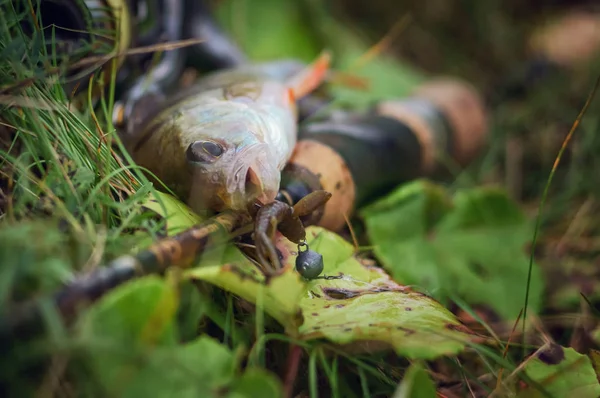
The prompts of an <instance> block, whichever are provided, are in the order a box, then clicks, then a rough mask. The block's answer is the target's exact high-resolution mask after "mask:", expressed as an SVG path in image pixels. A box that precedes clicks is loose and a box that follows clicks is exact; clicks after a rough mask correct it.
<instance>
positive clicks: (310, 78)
mask: <svg viewBox="0 0 600 398" xmlns="http://www.w3.org/2000/svg"><path fill="white" fill-rule="evenodd" d="M274 65H275V64H274V63H273V62H270V63H266V64H264V65H261V64H257V65H245V66H242V67H240V68H235V69H230V70H224V71H218V72H215V73H212V74H209V75H206V76H205V77H203V78H202V79H201V80H200V81H199V82H198V83H197V84H196V85H194V86H192V87H190V88H188V89H186V90H182V91H181V92H180V93H178V94H176V95H174V96H173V97H172V98H171V99H170V100H168V101H167V102H166V103H165V104H164V105H163V108H162V111H160V112H158V113H157V114H156V115H149V116H148V120H149V122H147V123H146V124H145V127H143V128H141V129H140V131H139V132H138V133H136V135H135V136H134V137H128V139H127V142H126V143H125V144H126V147H127V149H128V151H129V153H130V154H131V156H132V158H133V160H134V161H135V162H136V163H137V164H138V165H140V166H142V167H144V168H146V169H147V170H149V171H150V172H151V173H152V174H153V175H154V176H156V177H157V179H158V180H159V181H160V182H162V183H164V184H165V185H166V186H167V187H168V188H170V189H171V190H173V191H174V192H175V193H176V194H177V195H178V196H179V197H180V198H182V199H183V200H185V201H186V202H187V204H188V205H189V206H190V207H191V208H192V209H193V210H195V211H197V212H199V213H203V212H205V211H207V210H209V211H223V210H225V209H231V210H237V211H243V210H246V209H247V208H248V205H250V204H252V203H253V202H255V201H257V200H258V201H260V202H262V203H269V202H272V201H273V200H274V199H275V196H276V195H277V192H278V190H279V184H280V181H281V175H280V173H281V170H282V169H283V167H284V166H285V164H286V163H287V161H288V160H289V158H290V157H291V154H292V152H293V150H294V146H295V144H296V141H297V133H298V126H297V122H298V112H297V104H296V101H297V100H299V99H300V98H302V97H304V96H305V95H307V94H309V93H310V92H311V91H312V90H314V89H316V88H317V87H318V86H319V85H320V84H321V82H322V81H323V80H324V79H325V75H326V72H327V70H328V67H329V54H328V53H327V52H323V53H322V54H321V55H320V56H319V57H318V58H317V60H316V61H315V62H314V63H312V64H311V65H308V66H307V67H306V68H304V69H302V70H299V72H297V73H296V74H294V75H292V76H289V74H288V76H287V77H286V78H283V73H282V72H279V73H274V71H276V68H275V66H274ZM206 148H210V149H211V150H210V151H208V150H206ZM155 180H156V179H155ZM159 181H155V182H157V183H158V182H159ZM161 185H162V184H157V187H159V188H160V187H161Z"/></svg>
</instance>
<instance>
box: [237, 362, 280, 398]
mask: <svg viewBox="0 0 600 398" xmlns="http://www.w3.org/2000/svg"><path fill="white" fill-rule="evenodd" d="M254 397H264V398H271V397H273V398H279V397H283V387H282V385H281V382H280V381H279V379H277V378H275V377H274V376H273V375H272V374H270V373H268V372H266V371H264V370H263V369H248V370H247V371H246V373H244V375H243V376H242V377H240V378H239V379H237V380H236V381H235V383H233V385H232V386H231V389H230V391H229V394H227V398H254Z"/></svg>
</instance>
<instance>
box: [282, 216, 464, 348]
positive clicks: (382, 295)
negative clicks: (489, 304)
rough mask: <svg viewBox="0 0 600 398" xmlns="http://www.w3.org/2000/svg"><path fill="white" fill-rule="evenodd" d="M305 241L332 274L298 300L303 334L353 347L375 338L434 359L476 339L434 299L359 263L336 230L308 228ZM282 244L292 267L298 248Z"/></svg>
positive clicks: (312, 284)
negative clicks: (320, 256) (302, 320)
mask: <svg viewBox="0 0 600 398" xmlns="http://www.w3.org/2000/svg"><path fill="white" fill-rule="evenodd" d="M307 243H308V244H309V246H310V248H311V249H312V250H315V251H317V252H319V253H321V254H322V255H323V260H324V263H325V270H324V275H327V276H328V277H329V278H327V279H317V280H313V281H309V282H308V283H307V284H306V288H305V293H304V297H303V298H302V300H301V301H300V307H301V309H302V314H303V316H304V323H303V324H302V326H301V327H300V329H299V332H300V334H301V336H302V337H303V338H304V339H317V338H327V339H328V340H330V341H332V342H334V343H338V344H353V345H354V346H355V348H356V347H360V346H362V344H363V343H364V344H367V345H370V344H372V343H374V342H376V343H379V344H375V345H373V346H377V345H378V346H380V347H382V346H384V347H392V348H393V349H395V351H396V352H397V353H398V354H399V355H403V356H406V357H409V358H424V359H431V358H435V357H438V356H441V355H446V354H454V353H457V352H460V351H462V350H463V349H464V346H465V344H466V343H467V342H468V341H471V339H472V338H473V335H472V334H471V332H470V331H469V330H468V329H467V328H466V327H465V326H464V325H462V324H461V323H460V322H459V321H458V320H457V319H456V318H455V317H454V315H453V314H452V313H451V312H450V311H448V310H447V309H445V308H444V307H442V306H441V305H440V304H439V303H438V302H436V301H435V300H433V299H432V298H430V297H427V296H426V295H424V294H422V293H418V292H414V291H412V290H411V289H410V288H409V287H406V286H400V285H398V284H396V283H395V282H393V281H392V280H391V279H390V278H389V276H388V275H387V274H385V272H384V271H383V270H382V269H381V268H378V267H372V266H365V265H363V264H361V263H360V261H359V260H358V259H357V258H356V257H355V256H354V255H353V247H352V245H350V244H349V243H348V242H346V241H345V240H344V239H342V238H341V237H340V236H338V235H337V234H334V233H332V232H329V231H327V230H326V229H323V228H319V227H309V228H307ZM279 248H280V249H282V252H283V257H284V259H286V262H287V266H288V267H289V268H291V267H292V265H293V262H294V261H295V253H296V250H297V249H296V248H295V246H294V245H293V244H292V243H291V242H289V241H287V240H283V239H281V241H280V244H279ZM332 277H336V278H335V279H334V278H332Z"/></svg>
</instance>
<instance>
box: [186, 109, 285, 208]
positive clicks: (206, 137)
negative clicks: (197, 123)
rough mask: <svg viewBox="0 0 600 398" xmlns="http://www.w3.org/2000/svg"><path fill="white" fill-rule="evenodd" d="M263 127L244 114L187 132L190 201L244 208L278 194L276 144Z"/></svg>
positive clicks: (278, 180) (203, 204) (278, 175)
mask: <svg viewBox="0 0 600 398" xmlns="http://www.w3.org/2000/svg"><path fill="white" fill-rule="evenodd" d="M240 116H242V115H240ZM232 119H233V120H232ZM260 128H261V127H260V126H258V125H256V124H254V125H252V124H249V123H247V121H246V120H243V118H240V119H236V118H229V120H227V119H225V120H222V121H221V122H219V123H217V124H213V125H211V126H205V127H204V128H201V129H197V130H196V131H197V133H196V134H191V135H189V136H188V142H186V148H185V158H186V161H187V163H188V167H189V169H190V170H191V172H192V186H191V190H190V197H189V199H188V202H189V203H190V204H193V206H192V207H193V208H197V207H204V208H208V209H211V210H214V211H222V210H225V209H232V210H237V211H243V210H247V209H248V208H249V207H248V206H250V205H252V204H253V203H255V202H256V201H260V202H261V203H263V204H265V203H269V202H272V201H273V200H274V199H275V196H276V195H277V193H278V191H279V184H280V180H281V175H280V169H279V165H278V163H277V159H276V157H275V156H274V155H273V150H272V148H270V146H269V145H268V144H267V143H265V142H264V140H262V139H261V137H262V134H261V132H260V131H256V129H260ZM253 129H254V130H253Z"/></svg>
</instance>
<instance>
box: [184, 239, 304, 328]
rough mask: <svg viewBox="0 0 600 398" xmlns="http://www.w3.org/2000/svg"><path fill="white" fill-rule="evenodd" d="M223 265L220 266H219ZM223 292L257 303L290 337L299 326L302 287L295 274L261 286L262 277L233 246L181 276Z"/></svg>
mask: <svg viewBox="0 0 600 398" xmlns="http://www.w3.org/2000/svg"><path fill="white" fill-rule="evenodd" d="M221 264H224V265H221ZM185 275H186V276H187V277H189V278H192V279H198V280H203V281H206V282H209V283H211V284H213V285H216V286H218V287H220V288H222V289H224V290H227V291H229V292H231V293H233V294H235V295H237V296H239V297H241V298H243V299H245V300H247V301H249V302H251V303H256V302H257V300H261V302H262V308H263V309H264V311H265V312H267V313H268V314H269V315H271V316H272V317H273V318H275V320H277V321H278V322H279V323H281V324H282V325H283V326H284V327H285V328H286V330H288V331H289V332H291V333H293V332H294V331H295V330H296V329H297V327H298V324H299V322H300V319H299V315H300V308H299V306H298V300H299V298H300V296H301V294H302V293H303V292H304V284H303V282H302V280H301V278H300V276H299V275H298V274H297V273H296V272H284V273H282V274H281V275H279V276H275V277H272V278H270V279H269V281H268V283H265V277H264V275H263V274H262V273H261V272H259V270H258V268H257V266H256V265H254V264H253V263H252V262H251V261H250V260H248V259H247V258H246V257H244V255H243V254H242V253H241V252H240V251H239V250H238V249H237V248H236V247H234V246H229V247H227V248H226V250H225V253H223V256H222V257H220V258H219V260H217V261H214V262H212V263H211V261H209V260H208V259H205V260H203V261H202V265H201V266H199V267H197V268H194V269H192V270H190V271H188V272H186V274H185Z"/></svg>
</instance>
